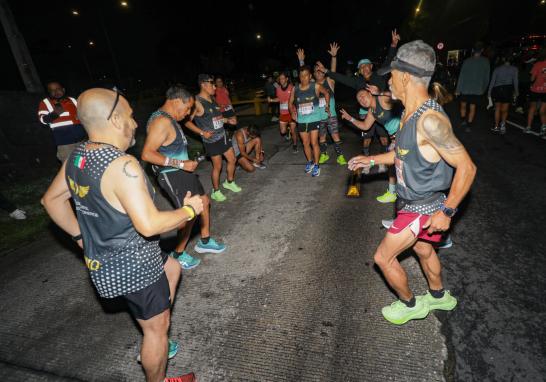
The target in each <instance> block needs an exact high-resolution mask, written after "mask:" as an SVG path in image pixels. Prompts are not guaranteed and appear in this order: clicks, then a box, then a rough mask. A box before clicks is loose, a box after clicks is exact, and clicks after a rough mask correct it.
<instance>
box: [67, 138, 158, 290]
mask: <svg viewBox="0 0 546 382" xmlns="http://www.w3.org/2000/svg"><path fill="white" fill-rule="evenodd" d="M88 143H89V142H84V143H82V144H80V145H79V146H77V147H76V149H75V150H74V151H73V152H72V154H71V155H70V157H69V158H68V160H67V162H66V172H65V177H66V183H67V185H68V188H69V189H70V194H71V195H72V199H73V200H74V205H75V207H76V217H77V219H78V224H79V226H80V229H81V234H82V237H83V245H84V255H85V263H86V265H87V268H88V270H89V274H90V276H91V280H92V281H93V284H94V285H95V287H96V288H97V291H98V292H99V295H100V296H101V297H105V298H113V297H117V296H123V295H126V294H129V293H133V292H137V291H139V290H141V289H144V288H146V287H147V286H149V285H151V284H153V283H155V282H156V281H157V280H159V277H160V276H161V275H162V274H163V260H162V257H161V249H160V248H159V239H158V238H152V239H149V238H145V237H143V236H141V235H140V234H139V233H138V232H137V231H136V230H135V227H134V225H133V223H132V222H131V219H130V218H129V216H128V215H127V214H124V213H121V212H119V211H118V210H116V209H115V208H114V207H112V206H111V205H110V203H108V202H107V201H106V199H105V198H104V196H103V195H102V192H101V188H100V186H101V180H102V176H103V174H104V172H105V171H106V169H107V168H108V166H109V165H110V163H112V162H113V161H114V160H115V159H117V158H119V157H121V156H125V155H127V154H125V153H124V152H123V151H121V150H118V149H117V148H115V147H113V146H110V145H106V144H105V145H103V146H101V147H99V148H98V149H95V150H86V145H87V144H88ZM127 160H129V157H127ZM142 174H144V171H143V172H142ZM120 176H122V175H120ZM145 181H146V184H147V186H148V191H149V192H150V195H151V196H152V199H153V198H154V196H155V191H154V189H153V187H152V186H151V185H150V183H149V181H148V179H147V178H145Z"/></svg>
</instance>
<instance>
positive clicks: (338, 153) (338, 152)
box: [334, 141, 343, 156]
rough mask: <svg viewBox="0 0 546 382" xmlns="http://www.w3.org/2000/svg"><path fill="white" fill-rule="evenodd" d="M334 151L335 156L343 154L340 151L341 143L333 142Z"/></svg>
mask: <svg viewBox="0 0 546 382" xmlns="http://www.w3.org/2000/svg"><path fill="white" fill-rule="evenodd" d="M334 150H336V154H337V155H338V156H340V155H341V154H343V152H342V151H341V141H337V142H334Z"/></svg>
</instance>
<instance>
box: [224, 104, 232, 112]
mask: <svg viewBox="0 0 546 382" xmlns="http://www.w3.org/2000/svg"><path fill="white" fill-rule="evenodd" d="M229 110H233V106H231V105H227V106H226V107H224V111H229Z"/></svg>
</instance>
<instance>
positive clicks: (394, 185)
mask: <svg viewBox="0 0 546 382" xmlns="http://www.w3.org/2000/svg"><path fill="white" fill-rule="evenodd" d="M389 192H390V193H391V194H394V193H395V192H396V183H395V184H390V183H389Z"/></svg>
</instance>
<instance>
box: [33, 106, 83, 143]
mask: <svg viewBox="0 0 546 382" xmlns="http://www.w3.org/2000/svg"><path fill="white" fill-rule="evenodd" d="M57 103H60V104H61V106H62V107H63V109H64V112H62V113H61V114H57V113H56V112H55V107H54V105H55V104H57ZM55 117H56V118H55ZM38 119H39V120H40V122H41V123H43V124H44V125H48V126H49V127H50V128H51V130H52V131H53V138H54V139H55V143H56V144H57V145H58V146H60V145H68V144H71V143H76V142H80V141H81V140H82V139H84V138H85V130H84V129H83V127H82V125H81V122H80V120H79V119H78V102H77V101H76V100H75V99H74V98H72V97H66V98H63V99H60V100H55V99H52V98H44V99H43V100H42V101H41V102H40V106H38Z"/></svg>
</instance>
